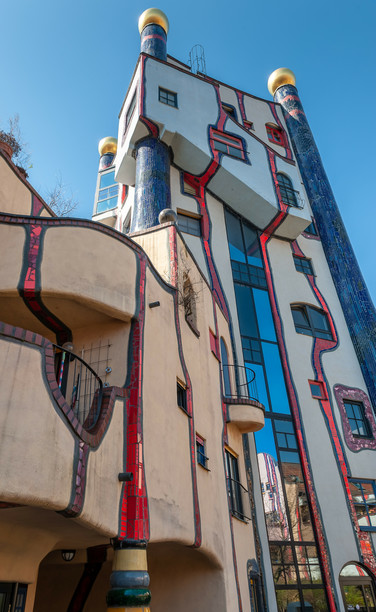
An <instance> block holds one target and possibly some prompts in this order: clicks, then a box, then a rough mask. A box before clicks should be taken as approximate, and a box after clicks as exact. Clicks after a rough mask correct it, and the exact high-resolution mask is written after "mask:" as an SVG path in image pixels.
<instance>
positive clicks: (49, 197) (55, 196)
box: [45, 174, 78, 217]
mask: <svg viewBox="0 0 376 612" xmlns="http://www.w3.org/2000/svg"><path fill="white" fill-rule="evenodd" d="M45 200H46V202H47V204H48V205H49V207H50V208H52V210H53V211H54V213H56V214H57V216H58V217H67V216H68V215H70V214H71V213H72V212H73V211H74V210H75V209H76V208H77V206H78V202H77V200H75V199H74V196H73V194H72V192H71V190H70V189H69V188H68V187H67V185H65V183H64V182H63V179H62V177H61V174H59V175H58V177H57V179H56V183H55V186H54V187H53V188H52V189H50V190H49V191H47V193H46V197H45Z"/></svg>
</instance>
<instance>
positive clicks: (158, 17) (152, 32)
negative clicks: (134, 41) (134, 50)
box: [138, 8, 168, 62]
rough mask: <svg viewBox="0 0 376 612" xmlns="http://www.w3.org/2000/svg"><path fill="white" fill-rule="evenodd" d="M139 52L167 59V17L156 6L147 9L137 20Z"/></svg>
mask: <svg viewBox="0 0 376 612" xmlns="http://www.w3.org/2000/svg"><path fill="white" fill-rule="evenodd" d="M138 29H139V32H140V34H141V53H147V54H148V55H152V56H153V57H157V58H158V59H161V60H164V61H165V62H166V61H167V34H168V19H167V17H166V15H165V14H164V13H163V12H162V11H160V10H159V9H156V8H151V9H147V10H146V11H144V12H143V13H142V15H141V17H140V18H139V20H138Z"/></svg>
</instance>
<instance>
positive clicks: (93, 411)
mask: <svg viewBox="0 0 376 612" xmlns="http://www.w3.org/2000/svg"><path fill="white" fill-rule="evenodd" d="M72 348H73V346H72ZM53 350H54V361H55V374H56V382H57V384H58V387H59V389H60V391H61V394H62V395H63V396H64V397H65V400H66V402H67V404H68V406H69V407H70V408H71V410H72V411H73V414H74V415H75V417H76V419H77V420H78V422H79V423H80V424H81V425H82V427H83V428H84V429H86V430H87V431H90V429H92V428H93V427H94V426H95V425H96V423H97V421H98V418H99V415H100V411H101V407H102V396H103V383H102V380H101V379H100V378H99V376H98V374H97V373H96V372H94V370H93V369H92V368H91V367H90V366H89V364H87V363H86V362H85V361H84V360H83V359H81V357H79V356H78V355H76V354H75V353H73V352H72V351H70V350H68V348H67V347H62V346H58V345H57V344H53Z"/></svg>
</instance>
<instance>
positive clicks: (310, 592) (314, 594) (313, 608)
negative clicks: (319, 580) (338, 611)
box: [289, 589, 329, 612]
mask: <svg viewBox="0 0 376 612" xmlns="http://www.w3.org/2000/svg"><path fill="white" fill-rule="evenodd" d="M303 599H304V608H303V610H307V611H309V610H310V612H327V611H328V610H329V608H328V604H327V602H326V596H325V591H324V589H303ZM289 612H290V611H289Z"/></svg>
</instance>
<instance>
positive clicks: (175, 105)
mask: <svg viewBox="0 0 376 612" xmlns="http://www.w3.org/2000/svg"><path fill="white" fill-rule="evenodd" d="M161 94H166V96H165V99H161ZM169 96H172V98H171V99H170V98H169ZM158 101H159V102H161V104H165V105H166V106H169V107H170V108H178V94H177V92H176V91H171V90H170V89H166V88H165V87H161V86H160V85H159V86H158ZM170 102H172V103H170Z"/></svg>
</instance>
